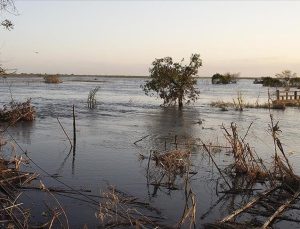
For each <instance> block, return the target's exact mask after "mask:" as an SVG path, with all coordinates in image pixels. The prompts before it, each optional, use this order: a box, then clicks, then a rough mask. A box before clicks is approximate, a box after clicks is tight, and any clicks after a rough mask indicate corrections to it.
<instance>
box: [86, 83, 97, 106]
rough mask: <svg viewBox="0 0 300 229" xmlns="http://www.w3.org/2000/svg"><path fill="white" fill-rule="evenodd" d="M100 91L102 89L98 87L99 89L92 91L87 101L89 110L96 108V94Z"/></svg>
mask: <svg viewBox="0 0 300 229" xmlns="http://www.w3.org/2000/svg"><path fill="white" fill-rule="evenodd" d="M99 89H100V87H99V86H97V87H95V88H93V89H92V90H90V92H89V95H88V99H87V104H88V108H90V109H93V108H95V107H96V104H97V100H96V93H97V92H98V91H99Z"/></svg>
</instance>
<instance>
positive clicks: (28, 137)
mask: <svg viewBox="0 0 300 229" xmlns="http://www.w3.org/2000/svg"><path fill="white" fill-rule="evenodd" d="M84 79H85V82H80V81H71V80H72V79H71V78H69V79H64V83H62V84H59V85H46V84H44V83H42V82H36V81H35V80H34V79H27V82H24V81H22V79H17V78H14V79H13V84H12V92H13V96H14V99H15V100H25V99H26V98H30V97H31V98H32V102H33V104H34V106H35V107H36V109H37V113H38V118H37V120H36V121H34V122H32V123H23V122H20V123H18V124H16V125H15V126H13V127H11V128H10V133H11V134H12V135H13V136H14V137H15V138H16V140H17V141H18V142H19V143H20V145H21V146H22V147H23V148H24V149H26V150H27V151H28V152H29V154H30V156H31V157H32V158H33V159H34V161H35V162H36V163H38V164H39V165H40V166H41V167H42V168H44V169H45V170H47V171H48V172H49V173H50V174H53V175H56V176H59V178H60V179H62V180H63V181H65V182H67V183H68V184H69V185H71V186H72V187H75V188H81V187H84V188H89V189H91V191H92V193H93V194H95V195H98V194H99V190H100V189H104V187H105V186H106V184H107V181H108V182H109V183H110V184H114V185H116V186H117V187H118V188H119V189H123V190H124V191H127V192H128V193H130V194H132V195H134V196H137V197H139V198H141V199H144V198H147V197H148V190H147V181H146V178H145V171H144V169H145V167H143V166H144V165H143V164H142V165H141V164H140V163H139V162H138V156H137V155H139V153H143V154H145V155H148V154H149V151H150V150H154V149H159V150H161V149H164V147H165V146H164V144H165V141H167V142H168V145H167V148H168V149H169V148H172V147H174V144H171V143H172V142H174V137H175V135H177V136H178V141H183V139H184V140H185V139H189V138H194V139H195V138H201V139H202V140H204V141H209V142H218V143H219V144H223V143H224V142H222V139H223V133H222V132H221V130H220V125H221V124H222V123H224V124H225V125H227V126H228V125H230V123H231V122H237V123H238V126H239V128H240V131H241V132H242V133H245V132H246V130H247V128H248V126H249V124H250V123H251V122H252V121H253V122H254V123H253V126H252V128H251V130H250V132H249V134H248V137H247V139H248V141H249V143H250V144H251V146H253V147H255V149H256V152H257V153H258V154H259V155H260V156H261V157H262V158H267V157H269V156H270V155H271V154H272V152H273V145H272V139H271V137H270V136H269V134H268V133H267V130H268V123H269V112H268V110H256V109H245V111H244V112H236V111H233V110H229V111H228V112H223V111H220V110H219V109H217V108H212V107H210V105H209V104H210V102H212V101H217V100H225V101H232V99H233V98H235V97H236V94H237V92H238V91H241V92H242V93H243V95H244V97H245V100H246V101H256V99H257V95H258V94H260V97H259V99H260V101H261V102H263V101H265V100H266V99H267V88H263V87H261V85H254V84H252V82H251V81H250V80H241V81H239V82H238V84H236V85H211V84H210V80H206V79H204V80H198V87H199V88H200V91H201V94H200V99H199V100H198V101H197V102H196V103H195V104H194V105H193V106H189V107H185V108H184V109H183V110H182V111H181V110H178V109H177V108H174V107H168V108H162V107H160V106H159V105H160V102H161V101H159V100H156V99H155V98H151V97H146V96H145V95H144V94H143V92H142V91H141V89H140V87H139V86H140V85H141V84H142V83H143V81H144V79H121V78H112V79H108V78H105V79H102V78H99V80H97V85H100V86H101V89H100V90H99V92H98V93H97V98H96V99H97V101H99V103H98V105H97V107H96V108H95V109H93V110H90V109H88V108H87V104H86V99H87V96H88V93H89V91H90V89H91V88H94V87H95V83H94V81H95V80H94V77H92V79H91V80H90V79H89V78H84ZM89 80H90V81H91V82H88V81H89ZM29 81H30V83H28V82H29ZM0 93H1V99H0V105H3V104H4V103H7V102H8V101H9V100H10V93H9V90H8V89H7V84H6V83H3V82H0ZM73 104H75V106H76V114H77V119H76V121H77V146H76V155H74V156H73V153H72V151H69V150H70V148H69V142H68V140H67V138H66V136H65V135H64V134H63V133H62V131H61V129H60V126H59V124H58V123H57V120H56V117H59V118H60V121H61V122H62V124H63V126H64V128H65V129H66V132H67V133H68V134H69V136H72V105H73ZM273 113H274V117H275V119H276V120H279V121H280V127H281V129H282V131H283V136H282V141H283V143H284V144H285V147H286V149H287V150H286V151H287V152H290V153H291V157H292V162H293V165H294V166H295V171H296V172H297V173H298V174H299V173H300V166H299V164H300V163H299V162H300V157H299V149H300V142H299V140H298V139H299V138H300V133H299V131H297V130H298V127H299V121H298V118H297V117H298V115H299V109H293V108H289V109H287V110H285V111H273ZM146 135H149V137H147V138H145V139H144V140H143V141H141V142H139V143H138V144H136V145H134V144H133V143H134V142H135V141H137V140H138V139H141V138H142V137H144V136H146ZM224 144H225V143H224ZM192 150H193V160H194V164H195V165H196V166H197V168H198V169H199V170H198V174H197V175H195V176H194V177H193V179H192V185H193V191H194V192H195V194H196V196H197V201H198V209H197V212H198V213H199V216H201V215H204V216H205V217H203V219H198V220H199V222H200V223H205V222H212V221H214V220H216V219H219V218H220V217H221V216H222V215H224V214H226V213H227V211H228V209H229V210H232V209H231V207H232V205H233V203H234V201H235V200H227V201H224V198H221V196H218V195H217V194H216V191H215V190H216V180H217V179H218V173H217V172H216V171H215V169H214V167H213V166H212V164H211V162H210V161H208V160H206V159H205V156H203V152H201V151H200V150H199V148H197V147H195V148H193V149H192ZM216 160H218V162H220V164H222V163H229V160H228V158H226V157H224V156H221V155H218V154H217V155H216ZM42 178H44V179H45V184H46V185H50V186H57V185H58V184H57V183H55V182H54V181H53V180H51V178H49V177H47V176H44V177H43V176H42ZM150 188H152V189H151V190H150V193H151V194H150V196H151V199H150V200H151V202H152V204H154V205H155V206H156V207H158V208H160V209H162V210H163V213H164V216H165V217H166V218H167V219H168V221H169V222H171V223H176V222H177V220H178V219H179V218H180V216H181V215H180V214H181V212H178V209H182V206H183V205H184V195H183V193H182V192H181V191H176V190H174V191H170V190H165V189H160V190H158V191H157V192H156V195H155V196H154V197H153V196H152V194H153V191H154V190H153V187H150ZM219 198H220V199H222V200H220V201H219V202H218V199H219ZM216 202H218V203H219V204H216ZM62 204H66V206H67V207H66V208H67V209H66V210H68V212H69V213H68V214H69V217H70V218H72V222H71V226H73V227H75V228H77V227H80V225H83V224H85V223H88V225H89V226H90V227H94V226H95V225H97V224H98V222H97V220H96V219H95V217H94V213H95V212H94V210H93V209H89V208H88V207H87V206H84V207H83V208H84V217H80V213H81V212H82V211H78V210H76V209H78V208H76V207H74V206H76V204H77V205H78V203H77V202H76V203H75V202H74V201H73V202H72V201H70V200H68V199H62ZM214 205H216V207H213V206H214ZM225 209H227V210H226V212H224V210H225ZM207 212H209V214H206V213H207ZM73 227H72V228H73Z"/></svg>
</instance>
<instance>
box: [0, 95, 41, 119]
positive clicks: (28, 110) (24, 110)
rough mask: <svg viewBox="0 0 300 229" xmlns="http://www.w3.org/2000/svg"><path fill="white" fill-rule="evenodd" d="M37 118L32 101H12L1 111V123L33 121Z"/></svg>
mask: <svg viewBox="0 0 300 229" xmlns="http://www.w3.org/2000/svg"><path fill="white" fill-rule="evenodd" d="M35 117H36V110H35V108H34V106H32V104H31V99H28V100H27V101H26V102H23V103H20V102H14V101H11V102H10V103H9V104H8V105H4V106H3V109H0V121H2V122H9V123H10V124H13V123H16V122H17V121H33V120H34V119H35Z"/></svg>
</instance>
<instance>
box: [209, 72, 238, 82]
mask: <svg viewBox="0 0 300 229" xmlns="http://www.w3.org/2000/svg"><path fill="white" fill-rule="evenodd" d="M237 78H238V74H231V73H229V72H228V73H225V74H223V75H222V74H219V73H216V74H214V75H213V76H212V79H211V82H212V84H232V83H236V82H237Z"/></svg>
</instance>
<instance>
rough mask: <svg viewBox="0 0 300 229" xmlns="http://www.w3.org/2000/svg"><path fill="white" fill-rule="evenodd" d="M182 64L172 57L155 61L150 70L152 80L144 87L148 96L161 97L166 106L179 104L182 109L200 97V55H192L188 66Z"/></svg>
mask: <svg viewBox="0 0 300 229" xmlns="http://www.w3.org/2000/svg"><path fill="white" fill-rule="evenodd" d="M183 61H184V59H182V61H181V62H179V63H176V62H173V60H172V58H171V57H165V58H161V59H155V61H153V63H152V67H151V68H150V69H149V72H150V78H151V80H148V81H146V83H145V85H143V86H142V88H143V90H144V92H145V94H146V95H150V96H153V95H155V93H153V92H156V95H157V96H159V97H160V98H162V99H163V100H164V105H167V106H168V105H172V104H176V103H178V106H179V108H182V106H183V102H184V101H186V103H190V102H191V101H193V102H194V101H195V100H196V99H197V98H198V96H199V93H200V92H199V91H198V90H197V89H196V88H195V85H196V84H197V79H195V78H194V77H193V76H195V75H196V74H197V73H198V68H199V67H200V66H202V60H201V59H200V55H199V54H192V56H191V58H190V62H189V64H188V65H184V63H183Z"/></svg>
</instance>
